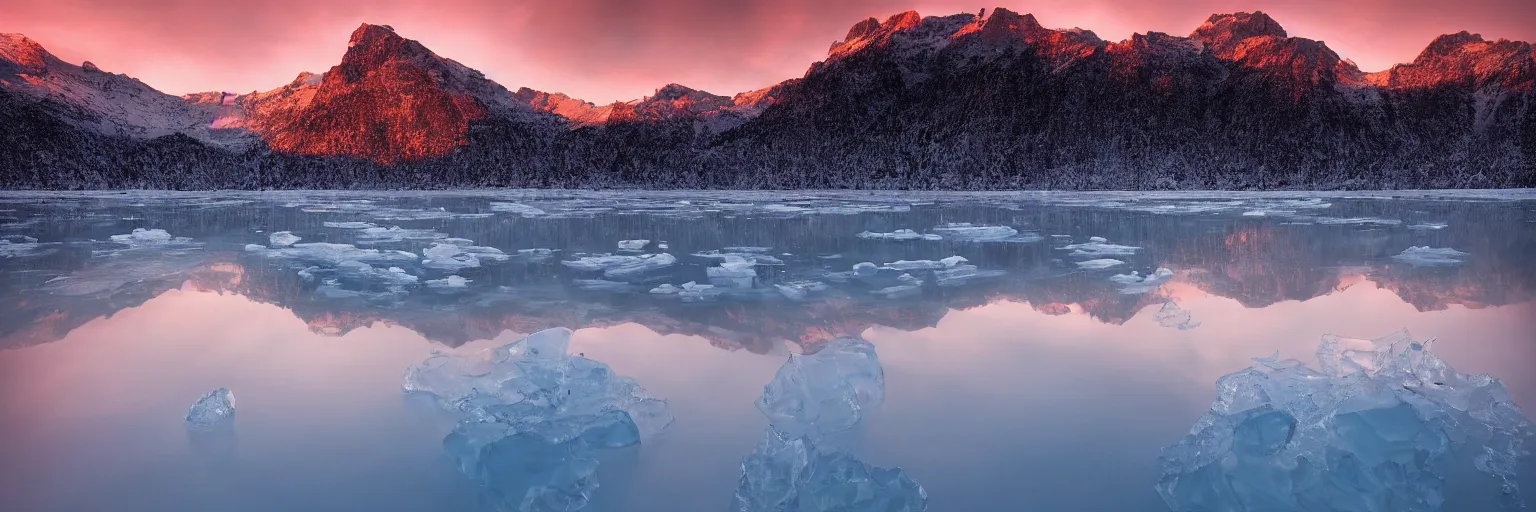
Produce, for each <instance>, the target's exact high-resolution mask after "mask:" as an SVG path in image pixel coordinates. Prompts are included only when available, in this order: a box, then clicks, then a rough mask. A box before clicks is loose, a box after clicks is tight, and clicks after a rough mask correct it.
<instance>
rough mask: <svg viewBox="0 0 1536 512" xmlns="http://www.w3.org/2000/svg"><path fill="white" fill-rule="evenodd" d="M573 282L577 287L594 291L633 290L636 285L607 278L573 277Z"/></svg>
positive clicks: (621, 291) (622, 291)
mask: <svg viewBox="0 0 1536 512" xmlns="http://www.w3.org/2000/svg"><path fill="white" fill-rule="evenodd" d="M571 284H573V285H575V286H576V287H577V288H580V289H583V290H587V291H593V292H620V293H625V292H632V291H635V285H634V284H632V283H627V282H624V281H609V280H607V279H573V280H571Z"/></svg>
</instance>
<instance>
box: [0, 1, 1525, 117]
mask: <svg viewBox="0 0 1536 512" xmlns="http://www.w3.org/2000/svg"><path fill="white" fill-rule="evenodd" d="M997 3H998V2H996V1H995V0H986V1H982V2H976V1H958V0H560V1H535V0H519V1H499V0H434V1H431V2H407V1H402V0H338V1H325V0H265V1H260V0H258V1H247V2H241V1H231V2H207V1H203V0H0V5H3V7H0V10H3V11H4V12H5V15H4V16H3V17H0V32H19V33H23V34H26V35H28V36H30V37H32V38H33V39H36V40H38V41H39V42H41V43H42V44H43V45H44V46H45V47H47V48H48V49H49V50H50V51H52V52H53V53H54V54H56V55H58V56H60V57H61V58H63V59H65V60H68V61H71V62H76V63H78V62H80V61H82V60H90V61H92V62H94V63H96V64H97V65H98V66H100V67H101V68H102V69H105V70H108V71H113V72H118V73H126V74H128V75H131V76H134V77H136V78H139V79H141V80H144V81H145V82H146V83H148V84H150V85H152V86H154V87H156V88H158V89H160V90H162V91H165V92H168V93H172V94H183V93H188V92H197V91H209V90H226V91H233V92H249V91H253V90H267V89H271V88H274V87H277V86H280V85H282V84H285V83H287V82H289V81H291V80H292V79H293V78H294V77H295V76H296V75H298V73H299V72H300V71H317V72H318V71H324V70H326V69H329V68H330V67H331V66H332V65H335V64H336V63H337V61H338V60H339V59H340V58H341V54H342V53H343V52H344V51H345V49H346V41H347V36H348V35H349V34H350V33H351V31H352V29H354V28H356V27H357V25H358V24H359V23H362V22H369V23H378V24H387V25H392V26H393V27H394V28H395V29H396V31H397V32H399V33H400V34H401V35H404V36H405V37H409V38H412V39H416V40H419V41H421V42H422V43H423V44H425V45H426V46H427V47H428V48H431V49H433V50H434V51H436V52H437V53H438V54H439V55H443V56H446V57H449V58H452V59H455V60H458V61H460V62H462V63H464V64H466V65H468V66H470V67H472V68H476V69H479V70H481V71H483V72H485V74H486V75H487V76H489V77H490V78H492V79H494V80H496V81H498V82H500V83H502V84H503V85H506V86H507V87H509V88H512V89H516V88H517V87H522V86H527V87H532V88H535V89H540V90H545V91H555V92H564V93H567V94H570V95H572V96H575V97H579V98H583V99H586V100H589V101H594V102H598V103H605V102H610V101H615V100H628V99H634V98H638V97H640V96H644V95H647V94H650V93H651V92H652V91H654V90H655V89H656V88H658V87H660V86H662V85H664V84H667V83H669V82H676V83H681V84H684V85H688V86H691V87H694V88H699V89H704V90H707V91H710V92H714V93H717V94H727V95H729V94H732V93H736V92H741V91H746V90H752V89H757V88H761V87H765V86H767V85H771V84H773V83H777V82H779V81H781V80H784V79H787V78H792V77H798V76H801V75H802V74H803V73H804V72H805V69H806V68H807V67H808V66H809V65H810V63H812V62H814V61H817V60H820V59H821V58H822V57H824V56H825V55H826V50H827V47H828V46H829V45H830V44H831V43H832V42H833V41H835V40H837V39H840V38H841V37H842V36H843V35H844V34H845V33H846V32H847V30H848V27H850V26H851V25H853V24H854V23H855V22H857V21H859V20H861V19H863V18H866V17H869V16H876V17H880V18H882V19H883V18H884V17H886V16H889V15H891V14H894V13H897V12H901V11H904V10H909V9H915V10H917V11H918V12H920V13H922V14H923V15H925V16H926V15H944V14H953V13H957V12H976V11H979V10H980V9H981V8H982V7H986V8H989V9H990V8H992V7H996V6H999V5H995V4H997ZM1000 6H1001V7H1006V8H1008V9H1012V10H1015V11H1019V12H1029V13H1034V14H1035V16H1036V17H1037V18H1039V20H1040V22H1041V23H1042V24H1044V25H1045V26H1047V27H1053V28H1067V27H1074V26H1077V27H1082V28H1086V29H1090V30H1093V31H1094V32H1096V33H1098V35H1099V36H1100V37H1103V38H1105V39H1109V40H1119V39H1124V38H1126V37H1129V36H1130V34H1131V33H1133V32H1146V31H1160V32H1167V33H1171V34H1177V35H1187V34H1188V33H1189V32H1190V31H1192V30H1193V29H1194V28H1195V27H1196V26H1198V25H1199V24H1200V23H1201V22H1202V21H1204V19H1205V18H1206V17H1207V16H1209V15H1210V14H1212V13H1217V12H1222V13H1225V12H1235V11H1251V10H1262V11H1265V12H1267V13H1269V14H1270V15H1272V16H1273V17H1274V18H1275V19H1276V20H1278V21H1279V22H1280V24H1281V25H1283V26H1285V28H1286V30H1287V31H1289V32H1290V34H1291V35H1292V36H1300V37H1308V38H1312V39H1319V40H1322V41H1325V42H1327V43H1328V45H1329V46H1330V47H1332V48H1333V49H1334V50H1335V51H1337V52H1339V54H1340V55H1342V56H1344V57H1347V58H1351V59H1353V60H1354V61H1355V62H1357V63H1359V64H1360V66H1361V67H1362V68H1363V69H1364V70H1366V71H1379V70H1382V69H1385V68H1387V67H1390V66H1391V65H1392V64H1393V63H1397V62H1406V61H1410V60H1412V59H1413V57H1414V56H1415V55H1417V54H1418V53H1419V51H1420V50H1422V49H1423V48H1424V46H1425V45H1427V44H1428V43H1429V42H1430V40H1432V39H1434V37H1435V36H1437V35H1440V34H1443V33H1450V32H1456V31H1460V30H1468V31H1471V32H1474V33H1481V34H1483V36H1484V37H1487V38H1490V39H1497V38H1507V39H1516V40H1524V41H1536V2H1532V1H1530V0H1454V1H1453V0H1285V1H1274V0H1246V1H1229V0H1171V1H1147V0H1078V1H1075V2H1060V3H1050V4H1047V3H1032V2H1019V1H1005V2H1002V3H1001V5H1000Z"/></svg>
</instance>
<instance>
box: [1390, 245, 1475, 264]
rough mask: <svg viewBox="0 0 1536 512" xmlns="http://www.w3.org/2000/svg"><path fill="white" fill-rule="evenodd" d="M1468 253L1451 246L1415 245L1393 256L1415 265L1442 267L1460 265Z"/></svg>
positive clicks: (1395, 258)
mask: <svg viewBox="0 0 1536 512" xmlns="http://www.w3.org/2000/svg"><path fill="white" fill-rule="evenodd" d="M1466 256H1467V253H1464V252H1461V251H1458V250H1456V249H1452V248H1449V247H1424V246H1414V247H1409V248H1407V249H1403V252H1400V253H1397V254H1396V255H1393V256H1392V259H1394V260H1397V261H1401V262H1403V263H1407V264H1409V265H1413V266H1415V267H1441V266H1451V265H1460V264H1462V263H1463V262H1464V261H1465V260H1466Z"/></svg>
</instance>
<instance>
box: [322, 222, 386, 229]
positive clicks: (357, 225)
mask: <svg viewBox="0 0 1536 512" xmlns="http://www.w3.org/2000/svg"><path fill="white" fill-rule="evenodd" d="M321 225H322V226H325V227H328V228H338V229H368V228H376V227H379V226H378V225H377V224H374V223H372V222H357V221H348V222H325V223H322V224H321Z"/></svg>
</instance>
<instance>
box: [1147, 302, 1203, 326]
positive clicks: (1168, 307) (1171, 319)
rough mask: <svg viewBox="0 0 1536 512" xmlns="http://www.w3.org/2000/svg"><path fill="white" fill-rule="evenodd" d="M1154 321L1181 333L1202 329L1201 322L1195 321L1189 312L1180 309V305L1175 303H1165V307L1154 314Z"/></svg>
mask: <svg viewBox="0 0 1536 512" xmlns="http://www.w3.org/2000/svg"><path fill="white" fill-rule="evenodd" d="M1152 320H1154V321H1156V322H1157V325H1161V326H1163V327H1167V328H1170V329H1178V330H1180V331H1187V330H1190V329H1194V328H1196V327H1200V322H1195V321H1193V320H1192V318H1191V316H1190V314H1189V311H1187V310H1185V309H1184V308H1181V307H1179V305H1178V303H1175V302H1173V301H1168V302H1164V303H1163V306H1162V307H1160V308H1158V309H1157V313H1155V314H1153V316H1152Z"/></svg>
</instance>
